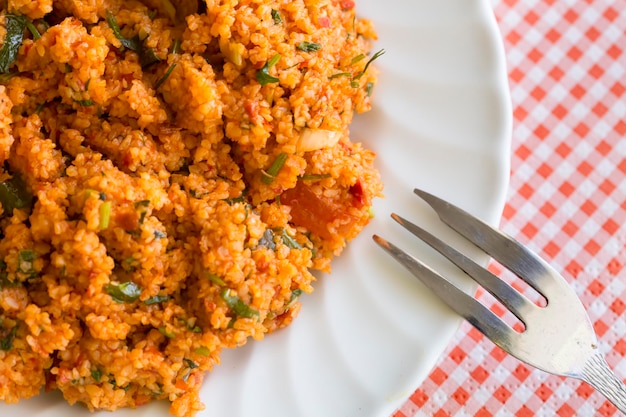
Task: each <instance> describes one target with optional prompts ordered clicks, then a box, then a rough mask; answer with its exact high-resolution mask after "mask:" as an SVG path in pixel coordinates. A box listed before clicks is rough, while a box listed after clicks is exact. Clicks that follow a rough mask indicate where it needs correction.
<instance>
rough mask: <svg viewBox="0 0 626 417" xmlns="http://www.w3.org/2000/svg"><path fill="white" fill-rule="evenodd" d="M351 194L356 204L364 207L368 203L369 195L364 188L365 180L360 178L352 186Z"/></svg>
mask: <svg viewBox="0 0 626 417" xmlns="http://www.w3.org/2000/svg"><path fill="white" fill-rule="evenodd" d="M350 194H352V197H354V206H355V207H357V208H363V206H365V205H366V204H367V195H366V194H365V190H364V189H363V181H361V180H360V179H358V180H357V181H356V183H354V185H353V186H352V187H350Z"/></svg>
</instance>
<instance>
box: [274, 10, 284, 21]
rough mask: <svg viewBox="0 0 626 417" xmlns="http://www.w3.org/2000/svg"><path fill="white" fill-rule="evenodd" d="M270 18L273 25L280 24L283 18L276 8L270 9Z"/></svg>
mask: <svg viewBox="0 0 626 417" xmlns="http://www.w3.org/2000/svg"><path fill="white" fill-rule="evenodd" d="M272 20H273V21H274V24H275V25H280V24H281V23H283V18H282V17H281V16H280V13H279V12H278V10H274V9H272Z"/></svg>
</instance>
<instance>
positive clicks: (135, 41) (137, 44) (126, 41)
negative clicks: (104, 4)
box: [106, 10, 141, 52]
mask: <svg viewBox="0 0 626 417" xmlns="http://www.w3.org/2000/svg"><path fill="white" fill-rule="evenodd" d="M106 20H107V23H108V24H109V27H110V28H111V30H112V31H113V35H115V37H116V38H117V39H118V40H119V41H120V43H121V44H122V46H123V47H125V48H128V49H130V50H131V51H135V52H139V50H140V49H141V41H140V40H139V37H138V36H135V37H133V38H125V37H124V35H122V32H121V31H120V27H119V25H118V24H117V19H116V18H115V16H114V15H113V12H111V11H110V10H107V14H106Z"/></svg>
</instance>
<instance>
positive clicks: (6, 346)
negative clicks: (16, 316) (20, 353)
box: [0, 324, 17, 352]
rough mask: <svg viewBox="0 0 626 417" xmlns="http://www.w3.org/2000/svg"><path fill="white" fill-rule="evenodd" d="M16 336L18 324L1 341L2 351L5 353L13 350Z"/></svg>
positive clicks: (0, 348)
mask: <svg viewBox="0 0 626 417" xmlns="http://www.w3.org/2000/svg"><path fill="white" fill-rule="evenodd" d="M0 330H1V329H0ZM16 334H17V324H16V325H15V326H13V328H11V330H9V331H8V332H6V333H5V334H4V335H3V336H2V339H0V350H4V351H5V352H8V351H10V350H11V349H13V340H15V335H16Z"/></svg>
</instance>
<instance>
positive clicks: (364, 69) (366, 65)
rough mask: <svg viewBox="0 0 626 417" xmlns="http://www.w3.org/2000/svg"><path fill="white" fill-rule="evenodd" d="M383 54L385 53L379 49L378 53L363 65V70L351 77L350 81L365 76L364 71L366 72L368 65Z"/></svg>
mask: <svg viewBox="0 0 626 417" xmlns="http://www.w3.org/2000/svg"><path fill="white" fill-rule="evenodd" d="M384 53H385V50H384V49H381V50H380V51H378V52H376V53H375V54H374V55H372V57H371V58H370V59H369V60H368V61H367V62H366V63H365V67H364V68H363V71H361V72H359V73H357V74H356V75H355V76H354V77H352V79H353V80H358V79H359V78H361V77H362V76H363V74H365V71H367V69H368V68H369V66H370V64H371V63H372V62H374V61H375V60H376V59H378V58H380V57H381V56H382V55H383V54H384Z"/></svg>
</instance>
